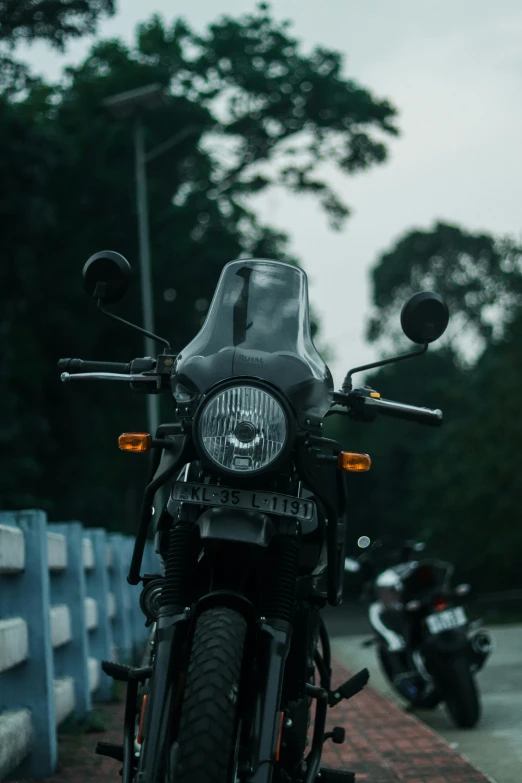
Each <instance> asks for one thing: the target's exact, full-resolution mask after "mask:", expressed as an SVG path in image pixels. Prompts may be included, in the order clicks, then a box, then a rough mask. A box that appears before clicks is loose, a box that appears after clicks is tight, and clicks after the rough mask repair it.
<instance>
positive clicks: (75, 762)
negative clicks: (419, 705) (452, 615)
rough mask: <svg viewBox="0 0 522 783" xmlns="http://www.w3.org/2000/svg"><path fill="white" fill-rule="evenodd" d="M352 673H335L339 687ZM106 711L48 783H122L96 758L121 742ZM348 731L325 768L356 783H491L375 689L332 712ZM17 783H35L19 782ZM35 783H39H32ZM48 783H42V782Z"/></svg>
mask: <svg viewBox="0 0 522 783" xmlns="http://www.w3.org/2000/svg"><path fill="white" fill-rule="evenodd" d="M349 676H350V673H349V672H348V671H347V670H346V669H344V668H343V667H341V666H339V665H337V664H336V665H335V668H334V679H333V681H334V684H336V685H338V684H340V683H341V682H344V681H345V680H346V679H348V677H349ZM100 711H102V712H103V713H104V714H105V715H106V716H107V718H108V721H109V728H108V730H107V731H105V732H103V733H90V734H83V735H68V734H62V735H61V736H60V767H59V771H58V772H57V773H56V774H55V775H54V776H53V777H52V778H48V779H47V780H46V781H45V783H95V781H96V783H117V782H118V781H121V778H120V776H119V774H118V772H119V769H120V766H121V765H120V764H119V763H118V762H116V761H113V760H112V759H107V758H103V757H101V756H96V755H95V754H94V746H95V744H96V742H97V741H98V740H100V739H103V740H104V741H107V742H116V743H121V741H122V725H123V705H122V704H121V703H120V704H110V705H106V706H104V707H103V708H102V709H101V710H100ZM333 726H344V728H345V729H346V739H345V742H344V744H343V745H333V744H332V742H331V741H328V742H327V743H326V744H325V749H324V753H323V760H322V764H323V766H324V767H330V768H332V769H344V770H350V771H352V772H355V773H356V783H487V781H488V778H486V777H485V776H484V775H482V774H481V773H480V772H478V771H477V770H476V769H474V768H473V767H472V766H471V765H470V764H469V763H468V762H467V761H466V760H465V759H463V758H462V757H461V756H459V755H458V753H456V752H455V751H454V750H452V748H450V746H449V745H448V744H447V743H446V742H445V741H444V740H442V739H440V737H438V735H437V734H435V733H434V732H433V731H432V730H431V729H429V728H428V727H427V726H425V725H424V724H422V723H420V721H418V720H417V719H416V718H414V717H413V716H411V715H408V714H406V713H404V712H402V711H401V710H400V709H399V708H398V707H397V706H396V705H395V704H393V703H392V702H390V701H389V700H388V699H386V698H385V697H384V696H382V695H381V694H378V693H376V692H375V691H374V690H372V689H371V688H370V687H368V686H367V687H366V688H365V689H364V691H362V692H361V693H359V694H358V695H357V696H355V697H354V698H353V699H352V700H351V701H349V702H341V703H340V704H339V705H338V706H337V707H335V708H333V709H329V710H328V728H329V729H331V728H332V727H333ZM15 781H16V783H30V782H29V781H27V780H23V781H22V779H15ZM31 783H33V782H32V781H31ZM40 783H42V781H40ZM194 783H197V781H195V782H194Z"/></svg>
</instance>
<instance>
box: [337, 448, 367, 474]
mask: <svg viewBox="0 0 522 783" xmlns="http://www.w3.org/2000/svg"><path fill="white" fill-rule="evenodd" d="M371 464H372V461H371V459H370V457H369V456H368V454H355V453H354V452H353V451H341V452H340V454H339V456H338V457H337V467H338V468H339V470H348V471H350V473H362V472H363V471H365V470H370V465H371Z"/></svg>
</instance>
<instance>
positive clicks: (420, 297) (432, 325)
mask: <svg viewBox="0 0 522 783" xmlns="http://www.w3.org/2000/svg"><path fill="white" fill-rule="evenodd" d="M448 321H449V310H448V306H447V304H446V302H445V301H444V299H443V298H442V297H441V296H439V295H438V294H435V293H433V292H432V291H421V292H420V293H418V294H414V295H413V296H412V297H410V299H408V301H407V302H406V303H405V305H404V307H403V308H402V311H401V326H402V331H403V332H404V334H405V335H406V337H408V339H410V340H411V341H412V342H413V343H420V344H421V345H425V344H426V343H432V342H434V341H435V340H438V339H439V337H441V335H443V334H444V332H445V331H446V327H447V325H448Z"/></svg>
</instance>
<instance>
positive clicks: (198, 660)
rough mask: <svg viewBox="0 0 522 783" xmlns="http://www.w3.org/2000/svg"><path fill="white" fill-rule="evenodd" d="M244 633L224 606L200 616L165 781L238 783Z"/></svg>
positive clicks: (238, 618)
mask: <svg viewBox="0 0 522 783" xmlns="http://www.w3.org/2000/svg"><path fill="white" fill-rule="evenodd" d="M246 631H247V624H246V621H245V619H244V618H243V617H242V616H241V615H240V614H239V613H238V612H236V611H234V610H232V609H228V608H226V607H217V608H214V609H208V610H207V611H205V612H202V614H201V615H200V617H199V618H198V620H197V624H196V631H195V634H194V639H193V642H192V649H191V652H190V661H189V666H188V672H187V679H186V683H185V691H184V694H183V703H182V708H181V716H180V723H179V732H178V736H177V739H176V742H175V744H174V747H173V753H172V764H171V772H169V773H168V774H167V780H166V783H174V781H175V783H235V778H236V769H235V767H236V765H237V750H238V735H239V731H240V727H239V720H238V718H239V715H238V699H239V685H240V680H241V671H242V668H243V654H244V647H245V638H246Z"/></svg>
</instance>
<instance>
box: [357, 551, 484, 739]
mask: <svg viewBox="0 0 522 783" xmlns="http://www.w3.org/2000/svg"><path fill="white" fill-rule="evenodd" d="M424 548H425V547H424V544H423V543H422V542H414V541H408V542H406V543H405V544H404V545H403V546H402V548H401V549H400V550H395V552H393V550H392V551H391V552H388V553H387V552H386V551H385V548H384V547H383V546H382V542H379V541H377V542H375V543H374V544H373V546H372V547H371V549H370V550H369V551H368V552H365V553H364V554H363V555H361V556H360V558H358V560H353V559H351V558H346V560H345V570H347V571H354V572H355V571H361V573H362V575H363V578H364V579H365V581H366V595H367V597H369V598H370V601H371V603H370V605H369V609H368V618H369V621H370V624H371V626H372V628H373V630H374V631H375V637H374V638H373V639H371V640H369V642H365V646H366V645H370V644H376V646H377V657H378V660H379V663H380V665H381V668H382V670H383V672H384V674H385V676H386V678H387V680H388V681H389V682H390V684H391V685H392V687H393V688H394V690H395V691H396V692H397V693H398V694H399V695H400V696H402V697H403V698H404V699H406V700H407V701H408V702H409V703H410V704H411V706H413V707H417V708H421V709H432V708H435V707H436V706H437V705H438V704H440V703H441V702H444V703H445V705H446V707H447V710H448V712H449V714H450V716H451V718H452V719H453V721H454V722H455V724H456V725H457V726H459V727H460V728H472V727H474V726H475V725H476V724H477V723H478V721H479V719H480V714H481V704H480V695H479V691H478V687H477V682H476V679H475V674H476V673H477V672H478V671H480V669H482V667H483V666H484V664H485V663H486V660H487V658H488V656H489V655H490V653H491V651H492V648H493V643H494V642H493V637H492V635H491V634H490V632H489V631H487V630H486V629H484V628H481V627H480V626H481V621H480V620H478V621H475V622H470V621H469V620H468V616H467V614H466V610H465V609H464V606H463V604H464V602H465V600H466V598H467V597H468V596H469V594H470V591H471V587H470V585H468V584H460V585H457V586H454V587H453V586H452V585H451V580H452V576H453V572H454V568H453V566H452V565H451V563H448V562H445V561H442V560H437V559H433V558H426V557H422V558H421V559H419V557H420V553H421V552H422V551H423V550H424ZM383 549H384V551H383ZM394 554H395V558H396V560H395V563H394V564H391V563H390V560H393V559H394ZM386 561H388V563H387V564H386V565H385V563H386Z"/></svg>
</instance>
